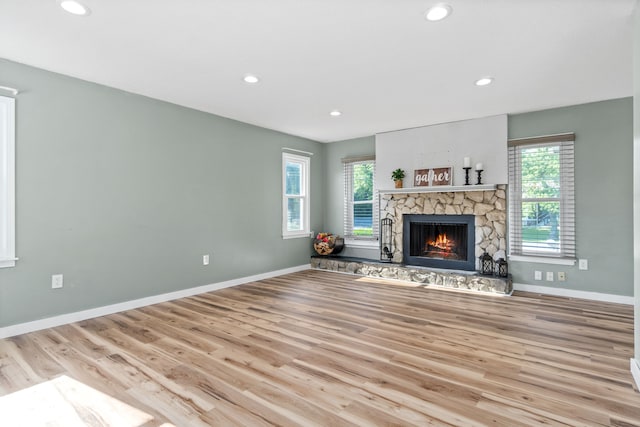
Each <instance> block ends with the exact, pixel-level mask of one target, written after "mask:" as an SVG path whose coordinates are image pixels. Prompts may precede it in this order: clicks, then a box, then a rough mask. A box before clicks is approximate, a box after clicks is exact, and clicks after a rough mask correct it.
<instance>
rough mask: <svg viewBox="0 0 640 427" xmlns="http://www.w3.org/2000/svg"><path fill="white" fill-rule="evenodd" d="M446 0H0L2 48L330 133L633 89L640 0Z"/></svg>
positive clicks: (191, 101) (197, 102) (302, 132)
mask: <svg viewBox="0 0 640 427" xmlns="http://www.w3.org/2000/svg"><path fill="white" fill-rule="evenodd" d="M438 1H439V0H422V1H417V0H268V1H267V0H171V1H170V0H108V1H107V0H84V3H85V4H86V5H87V6H89V7H90V9H91V10H92V13H91V15H90V16H87V17H76V16H73V15H70V14H68V13H66V12H64V11H63V10H62V9H61V8H60V7H59V6H58V2H57V0H0V57H3V58H6V59H9V60H13V61H16V62H21V63H24V64H28V65H33V66H36V67H40V68H44V69H47V70H51V71H55V72H58V73H62V74H67V75H70V76H74V77H78V78H81V79H85V80H89V81H92V82H97V83H101V84H104V85H107V86H112V87H115V88H119V89H122V90H126V91H129V92H133V93H138V94H142V95H146V96H149V97H152V98H157V99H161V100H165V101H169V102H173V103H176V104H179V105H184V106H188V107H191V108H195V109H198V110H202V111H207V112H210V113H213V114H217V115H220V116H224V117H229V118H233V119H236V120H240V121H243V122H247V123H252V124H255V125H259V126H263V127H266V128H270V129H275V130H279V131H282V132H286V133H289V134H293V135H299V136H302V137H307V138H310V139H313V140H317V141H323V142H329V141H337V140H342V139H348V138H354V137H359V136H366V135H373V134H375V133H379V132H385V131H391V130H397V129H404V128H409V127H416V126H423V125H429V124H434V123H442V122H448V121H454V120H462V119H469V118H477V117H484V116H489V115H494V114H501V113H517V112H524V111H532V110H539V109H544V108H549V107H555V106H563V105H572V104H578V103H584V102H590V101H598V100H604V99H612V98H620V97H625V96H631V95H632V19H631V15H632V12H633V7H634V4H635V0H450V1H449V2H448V3H449V4H450V5H451V6H452V7H453V14H452V15H451V16H450V17H449V18H447V19H446V20H444V21H441V22H435V23H431V22H428V21H426V20H425V19H424V15H423V14H424V12H425V11H426V10H427V9H428V7H429V6H431V5H433V4H434V3H437V2H438ZM247 73H254V74H256V75H258V76H260V78H261V79H262V80H261V82H260V83H259V84H257V85H248V84H246V83H244V82H243V80H242V78H243V76H244V75H245V74H247ZM486 75H489V76H493V77H495V82H494V84H492V85H490V86H487V87H476V86H475V85H474V81H475V80H476V79H478V78H479V77H482V76H486ZM10 84H11V82H6V81H3V80H2V76H1V75H0V85H10ZM333 109H338V110H340V111H342V112H343V115H342V116H341V117H338V118H334V117H330V116H329V111H331V110H333Z"/></svg>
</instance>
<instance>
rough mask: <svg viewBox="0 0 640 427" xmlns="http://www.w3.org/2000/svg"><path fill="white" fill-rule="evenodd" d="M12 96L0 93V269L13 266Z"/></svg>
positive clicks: (13, 178) (14, 186) (13, 157)
mask: <svg viewBox="0 0 640 427" xmlns="http://www.w3.org/2000/svg"><path fill="white" fill-rule="evenodd" d="M15 124H16V119H15V99H13V98H8V97H6V96H0V186H1V187H0V268H6V267H14V266H15V265H16V260H17V258H16V228H15V226H16V216H15V213H16V198H15V189H16V185H15V139H16V133H15V132H16V131H15Z"/></svg>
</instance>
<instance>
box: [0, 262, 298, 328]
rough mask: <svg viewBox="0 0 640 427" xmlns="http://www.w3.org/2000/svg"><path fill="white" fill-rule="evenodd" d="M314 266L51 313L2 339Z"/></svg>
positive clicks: (21, 326)
mask: <svg viewBox="0 0 640 427" xmlns="http://www.w3.org/2000/svg"><path fill="white" fill-rule="evenodd" d="M310 268H311V265H310V264H305V265H299V266H297V267H291V268H285V269H282V270H276V271H270V272H268V273H262V274H256V275H254V276H247V277H240V278H238V279H232V280H227V281H225V282H218V283H212V284H210V285H204V286H198V287H195V288H189V289H182V290H179V291H175V292H169V293H166V294H160V295H153V296H150V297H145V298H140V299H135V300H131V301H125V302H121V303H117V304H111V305H105V306H102V307H97V308H92V309H89V310H82V311H76V312H74V313H67V314H61V315H59V316H53V317H48V318H46V319H40V320H34V321H32V322H25V323H19V324H16V325H10V326H5V327H3V328H0V339H2V338H8V337H13V336H16V335H21V334H26V333H29V332H34V331H39V330H42V329H47V328H53V327H56V326H60V325H66V324H68V323H73V322H79V321H81V320H87V319H92V318H94V317H99V316H106V315H108V314H113V313H118V312H121V311H126V310H132V309H134V308H139V307H144V306H147V305H152V304H158V303H161V302H166V301H171V300H175V299H179V298H185V297H190V296H192V295H197V294H203V293H205V292H211V291H217V290H219V289H224V288H229V287H231V286H237V285H242V284H243V283H250V282H255V281H258V280H264V279H269V278H271V277H276V276H282V275H283V274H289V273H296V272H298V271H304V270H308V269H310Z"/></svg>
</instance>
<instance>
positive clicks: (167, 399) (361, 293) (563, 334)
mask: <svg viewBox="0 0 640 427" xmlns="http://www.w3.org/2000/svg"><path fill="white" fill-rule="evenodd" d="M632 348H633V310H632V307H631V306H625V305H619V304H610V303H599V302H593V301H586V300H576V299H569V298H561V297H552V296H540V295H536V294H530V293H523V292H516V293H515V294H514V296H512V297H501V296H491V295H480V294H469V293H461V292H455V291H448V290H441V289H434V288H425V287H414V286H410V285H406V286H405V285H402V284H400V283H398V282H385V281H384V280H375V279H365V278H359V277H355V276H348V275H342V274H336V273H329V272H325V271H315V270H308V271H304V272H300V273H295V274H290V275H286V276H281V277H277V278H273V279H268V280H263V281H260V282H255V283H251V284H246V285H241V286H237V287H234V288H229V289H225V290H221V291H217V292H212V293H207V294H203V295H198V296H194V297H190V298H184V299H181V300H177V301H173V302H168V303H162V304H158V305H154V306H149V307H145V308H141V309H137V310H130V311H127V312H123V313H119V314H114V315H110V316H105V317H101V318H96V319H92V320H87V321H83V322H79V323H75V324H71V325H66V326H61V327H57V328H53V329H48V330H44V331H40V332H35V333H30V334H26V335H21V336H18V337H14V338H11V339H5V340H0V396H9V397H10V396H11V393H13V392H16V391H18V390H23V389H26V388H28V387H31V386H34V385H35V384H39V383H43V382H45V381H47V380H52V379H54V378H58V379H59V378H62V376H66V377H69V378H71V379H73V380H75V381H78V382H79V383H82V384H84V385H86V386H89V387H91V388H92V389H95V390H98V391H100V392H102V393H105V394H106V395H109V396H112V397H113V398H115V399H117V400H119V401H121V402H124V403H125V404H127V405H130V406H132V407H133V408H136V409H138V410H140V411H143V413H145V414H148V416H149V417H148V418H147V420H146V422H145V423H144V424H143V425H145V426H160V425H162V424H163V423H167V424H166V425H171V424H173V425H176V426H199V425H216V426H217V425H221V426H222V425H243V426H263V425H284V426H286V425H303V426H312V425H320V426H341V425H358V426H364V425H385V426H392V425H397V426H410V425H416V426H425V425H454V426H463V425H501V426H520V425H573V426H585V425H613V426H620V427H622V426H640V394H639V393H638V392H637V391H635V390H634V389H633V385H632V384H633V383H632V379H631V375H630V372H629V359H630V358H631V357H632ZM54 381H55V380H54ZM70 388H73V387H70ZM58 389H64V387H58ZM80 394H82V393H80ZM2 399H3V397H0V401H1V400H2ZM71 404H72V406H73V407H74V408H75V410H76V413H77V414H78V416H79V418H80V419H81V420H83V421H84V422H85V423H86V424H87V425H109V422H108V421H107V420H106V419H105V418H103V417H101V416H100V414H98V413H97V412H96V411H93V412H92V408H91V405H90V404H86V403H78V402H71ZM13 405H14V403H11V406H12V407H13ZM42 405H43V406H45V405H44V403H43V404H42ZM83 405H84V406H83ZM36 410H37V409H36ZM2 417H3V414H2V413H1V412H0V425H3V426H4V425H12V426H13V425H14V424H7V420H6V419H4V420H3V418H2ZM151 417H153V419H152V420H149V418H151Z"/></svg>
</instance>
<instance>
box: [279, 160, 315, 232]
mask: <svg viewBox="0 0 640 427" xmlns="http://www.w3.org/2000/svg"><path fill="white" fill-rule="evenodd" d="M287 163H297V164H299V165H300V166H301V174H300V179H301V180H302V182H301V183H300V193H301V194H300V195H291V194H287ZM310 177H311V159H310V158H309V157H306V156H299V155H297V154H291V153H282V238H283V239H296V238H301V237H309V236H310V235H311V225H310V224H311V214H310V212H311V197H310V196H309V193H310V192H309V189H310V180H311V178H310ZM289 199H300V201H301V209H302V221H303V224H302V230H289V228H288V225H287V224H288V221H287V217H288V215H287V214H288V207H289V204H288V201H289Z"/></svg>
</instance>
